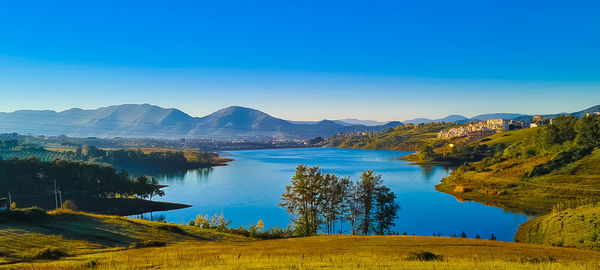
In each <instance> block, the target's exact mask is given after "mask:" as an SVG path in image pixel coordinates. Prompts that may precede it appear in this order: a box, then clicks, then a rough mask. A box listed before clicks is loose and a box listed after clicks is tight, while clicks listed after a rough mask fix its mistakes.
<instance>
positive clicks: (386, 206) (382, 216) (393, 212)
mask: <svg viewBox="0 0 600 270" xmlns="http://www.w3.org/2000/svg"><path fill="white" fill-rule="evenodd" d="M374 210H375V212H374V213H373V221H374V223H375V224H374V225H375V226H374V232H375V234H377V235H384V234H389V232H390V228H391V227H392V226H394V225H395V224H394V220H396V218H397V217H398V210H400V204H399V203H398V202H396V193H394V192H393V191H392V190H391V189H390V188H388V187H386V186H381V187H378V188H376V191H375V209H374Z"/></svg>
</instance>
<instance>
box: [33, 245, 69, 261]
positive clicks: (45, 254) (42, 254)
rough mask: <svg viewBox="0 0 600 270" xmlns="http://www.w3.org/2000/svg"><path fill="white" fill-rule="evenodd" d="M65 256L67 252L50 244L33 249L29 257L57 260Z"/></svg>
mask: <svg viewBox="0 0 600 270" xmlns="http://www.w3.org/2000/svg"><path fill="white" fill-rule="evenodd" d="M66 256H67V253H66V252H64V251H63V250H61V249H59V248H56V247H51V246H46V247H45V248H38V249H35V250H34V251H33V252H32V254H31V258H32V259H36V260H58V259H60V258H62V257H66Z"/></svg>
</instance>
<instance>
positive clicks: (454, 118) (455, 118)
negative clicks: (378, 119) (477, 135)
mask: <svg viewBox="0 0 600 270" xmlns="http://www.w3.org/2000/svg"><path fill="white" fill-rule="evenodd" d="M598 111H600V105H596V106H593V107H590V108H587V109H585V110H581V111H577V112H573V113H566V112H563V113H557V114H544V115H542V117H543V118H554V117H557V116H559V115H572V116H574V117H576V118H581V117H583V116H585V114H586V113H593V112H598ZM497 118H502V119H511V120H515V121H525V122H531V121H532V118H533V115H530V114H521V113H488V114H480V115H475V116H473V117H471V118H467V117H465V116H462V115H449V116H446V117H444V118H440V119H429V118H415V119H411V120H406V121H403V122H404V123H406V124H408V123H410V124H421V123H431V122H447V123H449V122H456V123H458V124H464V123H468V122H474V121H485V120H488V119H497Z"/></svg>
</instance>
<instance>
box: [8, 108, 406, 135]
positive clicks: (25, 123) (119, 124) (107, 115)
mask: <svg viewBox="0 0 600 270" xmlns="http://www.w3.org/2000/svg"><path fill="white" fill-rule="evenodd" d="M400 125H402V123H400V122H389V123H386V124H381V125H372V126H367V125H361V124H354V123H346V122H341V121H339V120H338V121H330V120H323V121H319V122H312V123H303V122H291V121H287V120H283V119H279V118H275V117H272V116H270V115H268V114H266V113H264V112H261V111H258V110H254V109H250V108H244V107H238V106H232V107H228V108H225V109H221V110H219V111H216V112H214V113H212V114H209V115H207V116H204V117H192V116H190V115H188V114H186V113H184V112H182V111H180V110H177V109H172V108H171V109H165V108H161V107H158V106H154V105H150V104H139V105H138V104H125V105H117V106H109V107H103V108H99V109H95V110H82V109H77V108H75V109H70V110H66V111H62V112H56V111H50V110H20V111H15V112H12V113H0V132H4V133H8V132H17V133H23V134H35V135H46V136H56V135H67V136H72V137H108V138H111V137H139V138H144V137H152V138H171V139H177V138H182V137H186V138H205V139H222V140H231V139H247V140H264V139H309V138H314V137H318V136H322V137H328V136H330V135H332V134H335V133H339V132H343V133H352V132H363V131H367V132H369V131H381V130H385V129H389V128H393V127H396V126H400Z"/></svg>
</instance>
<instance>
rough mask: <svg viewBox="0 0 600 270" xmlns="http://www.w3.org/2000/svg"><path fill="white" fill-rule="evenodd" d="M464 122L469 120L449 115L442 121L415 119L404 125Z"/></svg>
mask: <svg viewBox="0 0 600 270" xmlns="http://www.w3.org/2000/svg"><path fill="white" fill-rule="evenodd" d="M463 120H468V118H466V117H464V116H462V115H448V116H446V117H444V118H440V119H429V118H415V119H412V120H407V121H404V123H411V124H421V123H431V122H456V121H463Z"/></svg>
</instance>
